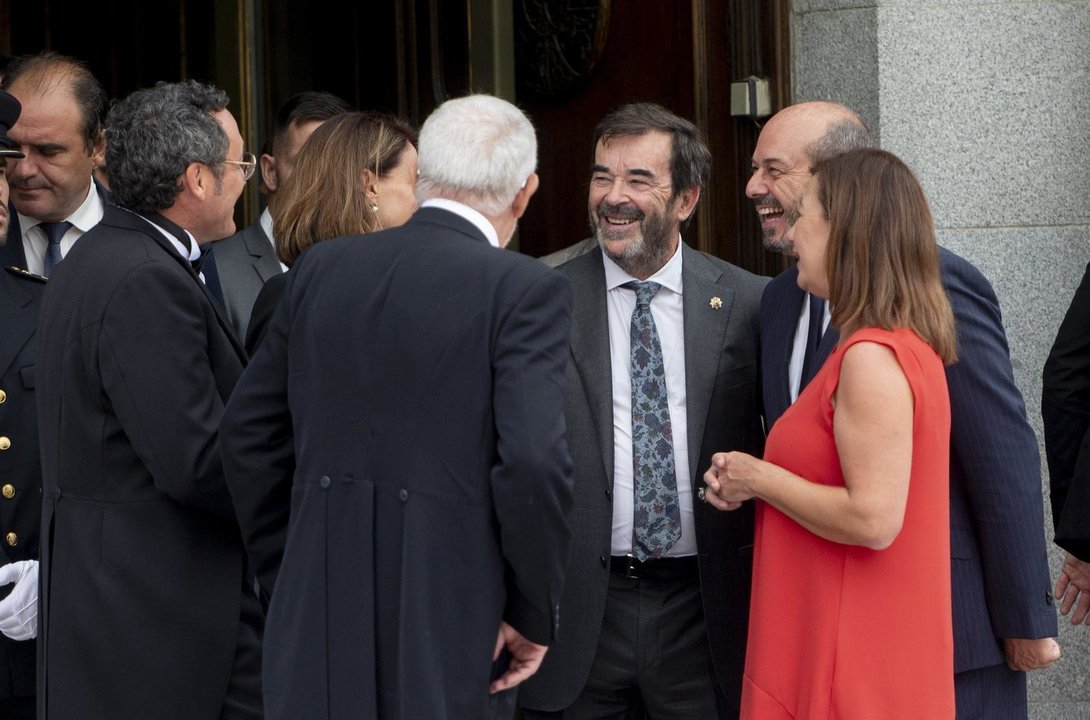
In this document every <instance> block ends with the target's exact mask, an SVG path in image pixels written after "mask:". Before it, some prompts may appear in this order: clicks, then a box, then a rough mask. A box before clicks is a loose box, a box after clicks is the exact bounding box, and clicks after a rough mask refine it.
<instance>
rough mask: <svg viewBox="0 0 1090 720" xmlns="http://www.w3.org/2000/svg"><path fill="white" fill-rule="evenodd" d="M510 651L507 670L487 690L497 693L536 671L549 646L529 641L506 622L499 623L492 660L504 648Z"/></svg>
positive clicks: (511, 686) (495, 658)
mask: <svg viewBox="0 0 1090 720" xmlns="http://www.w3.org/2000/svg"><path fill="white" fill-rule="evenodd" d="M505 647H506V648H507V651H508V652H510V653H511V663H510V664H509V665H508V666H507V671H506V672H504V674H503V675H500V676H499V677H498V678H496V679H495V680H494V681H492V684H491V685H490V686H489V688H488V690H489V692H492V693H498V692H501V691H503V690H508V689H510V688H513V687H515V686H516V685H518V684H519V683H520V682H522V681H523V680H525V679H527V678H528V677H530V676H531V675H533V674H534V673H536V672H537V669H538V668H539V667H541V661H542V660H543V659H544V658H545V651H546V650H548V649H549V648H548V647H546V646H544V645H538V644H537V643H534V642H530V641H529V640H527V639H526V638H524V637H523V636H522V635H521V634H520V633H519V631H518V630H516V629H515V628H513V627H511V626H510V625H508V624H507V623H505V622H504V623H500V633H499V636H498V637H497V638H496V650H495V652H493V653H492V660H493V661H495V660H497V659H498V658H499V657H500V653H501V652H503V649H504V648H505Z"/></svg>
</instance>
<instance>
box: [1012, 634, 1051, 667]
mask: <svg viewBox="0 0 1090 720" xmlns="http://www.w3.org/2000/svg"><path fill="white" fill-rule="evenodd" d="M1003 652H1004V653H1006V655H1007V667H1009V668H1010V669H1011V670H1021V671H1027V670H1040V669H1043V668H1047V667H1051V666H1052V663H1054V662H1056V661H1057V660H1059V659H1060V646H1059V644H1058V643H1057V642H1056V640H1055V639H1053V638H1038V639H1026V638H1003Z"/></svg>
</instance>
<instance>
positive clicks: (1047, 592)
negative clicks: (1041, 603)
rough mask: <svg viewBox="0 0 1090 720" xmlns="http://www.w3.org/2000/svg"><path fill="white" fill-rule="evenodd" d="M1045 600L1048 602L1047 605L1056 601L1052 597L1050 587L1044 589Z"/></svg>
mask: <svg viewBox="0 0 1090 720" xmlns="http://www.w3.org/2000/svg"><path fill="white" fill-rule="evenodd" d="M1045 602H1046V603H1048V604H1049V605H1051V604H1053V603H1054V602H1056V599H1055V597H1053V595H1052V590H1051V589H1048V590H1045Z"/></svg>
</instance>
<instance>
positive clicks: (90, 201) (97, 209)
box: [17, 182, 106, 233]
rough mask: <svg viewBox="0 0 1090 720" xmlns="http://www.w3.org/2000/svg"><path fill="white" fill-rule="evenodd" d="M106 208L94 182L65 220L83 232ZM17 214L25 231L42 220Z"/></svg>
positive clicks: (98, 218) (97, 219) (90, 226)
mask: <svg viewBox="0 0 1090 720" xmlns="http://www.w3.org/2000/svg"><path fill="white" fill-rule="evenodd" d="M105 210H106V208H105V206H104V205H103V204H102V198H101V197H99V195H98V188H96V187H95V184H94V182H92V183H91V184H90V186H89V187H88V188H87V197H85V198H84V199H83V202H82V203H80V206H79V207H78V208H76V210H75V212H73V213H72V214H71V215H69V216H68V217H66V218H65V219H64V220H65V222H69V223H72V227H74V228H76V229H77V230H79V231H80V232H81V233H85V232H87V231H88V230H90V229H91V228H93V227H94V226H95V225H98V223H99V221H100V220H102V215H103V213H104V212H105ZM17 214H18V215H19V227H20V229H21V230H22V232H26V231H27V230H29V229H30V228H32V227H34V226H35V225H41V224H42V221H41V220H39V219H37V218H32V217H29V216H27V215H23V214H22V213H17Z"/></svg>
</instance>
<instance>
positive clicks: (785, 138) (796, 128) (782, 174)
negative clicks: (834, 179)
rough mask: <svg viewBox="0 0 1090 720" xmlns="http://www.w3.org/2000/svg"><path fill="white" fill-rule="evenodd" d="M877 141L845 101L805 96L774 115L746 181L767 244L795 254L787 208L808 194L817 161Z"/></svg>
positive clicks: (767, 126) (754, 156)
mask: <svg viewBox="0 0 1090 720" xmlns="http://www.w3.org/2000/svg"><path fill="white" fill-rule="evenodd" d="M873 145H874V141H873V139H872V138H871V135H870V132H869V131H868V130H867V127H866V125H864V124H863V121H862V120H860V118H859V116H858V115H857V114H856V113H855V112H853V111H852V110H851V109H849V108H847V107H845V106H844V105H841V104H839V103H834V102H825V101H816V102H804V103H799V104H797V105H791V106H790V107H786V108H784V109H783V110H781V111H779V112H778V113H776V114H775V115H773V116H772V117H771V118H770V119H769V120H768V122H767V123H765V126H764V129H762V130H761V136H760V137H759V138H758V140H757V148H756V149H755V150H754V152H753V162H752V168H753V176H752V177H751V178H750V179H749V183H747V185H746V196H747V197H749V198H750V199H752V200H753V201H754V204H755V206H756V208H757V214H758V216H759V217H760V219H761V232H762V236H763V238H762V239H763V242H764V245H765V248H766V249H768V250H774V251H776V252H782V253H787V254H790V252H791V244H790V242H789V241H787V240H786V239H785V238H784V232H785V231H786V229H787V225H786V220H785V218H784V209H785V208H787V207H789V206H790V205H791V204H793V203H794V202H795V201H796V200H797V199H798V197H799V196H800V195H801V194H802V188H803V186H804V185H805V184H806V181H807V180H809V179H810V169H811V168H812V167H813V166H814V165H815V164H816V163H818V162H821V161H822V160H825V159H827V158H830V157H834V156H836V155H840V154H842V153H845V152H847V151H848V150H854V149H856V148H861V147H872V146H873Z"/></svg>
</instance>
